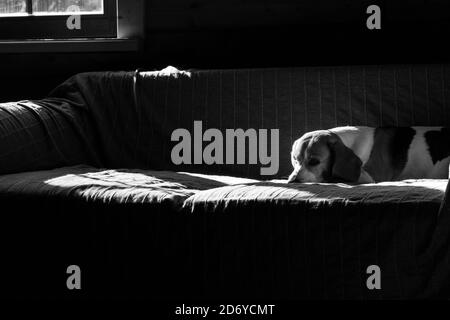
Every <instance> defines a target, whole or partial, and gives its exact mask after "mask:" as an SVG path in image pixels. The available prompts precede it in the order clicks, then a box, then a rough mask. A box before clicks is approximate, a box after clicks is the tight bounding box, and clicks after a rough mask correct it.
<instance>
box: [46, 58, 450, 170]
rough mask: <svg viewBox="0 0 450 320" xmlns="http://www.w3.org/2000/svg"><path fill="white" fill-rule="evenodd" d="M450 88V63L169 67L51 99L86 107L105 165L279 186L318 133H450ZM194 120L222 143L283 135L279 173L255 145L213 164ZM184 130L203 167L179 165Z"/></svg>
mask: <svg viewBox="0 0 450 320" xmlns="http://www.w3.org/2000/svg"><path fill="white" fill-rule="evenodd" d="M449 85H450V68H449V66H448V65H386V66H348V67H311V68H290V69H252V70H250V69H247V70H199V71H186V72H179V71H177V70H176V69H174V68H168V69H165V70H163V71H160V72H112V73H111V72H109V73H85V74H80V75H77V76H75V77H73V78H71V79H69V80H68V81H67V82H66V83H65V84H63V85H61V86H60V87H58V88H57V89H56V90H55V91H54V92H53V93H52V96H53V97H62V98H64V99H69V100H70V99H73V100H74V103H85V104H87V106H88V109H89V110H90V111H89V115H88V116H87V118H86V119H87V120H86V121H89V122H90V124H91V126H92V128H93V129H92V135H94V136H95V137H93V138H95V139H96V141H97V145H98V150H99V157H100V158H101V159H102V161H103V165H104V166H108V167H133V168H152V169H163V170H176V171H190V172H203V173H216V174H227V175H235V176H245V177H252V178H261V179H272V178H274V177H283V176H286V175H288V174H289V173H290V171H291V164H290V149H291V145H292V143H293V141H294V140H295V139H297V138H299V137H300V136H301V135H302V134H304V133H305V132H308V131H311V130H317V129H324V128H332V127H336V126H343V125H364V126H366V125H367V126H411V125H417V126H421V125H423V126H446V125H447V126H450V110H449V109H448V106H449V105H448V104H449V102H448V101H449V99H450V92H449V89H450V88H449ZM75 93H76V94H75ZM80 93H81V94H80ZM80 97H82V99H83V100H84V101H80ZM195 121H201V125H202V132H201V133H204V132H205V131H206V130H207V129H211V128H214V129H218V130H219V131H220V132H221V133H222V134H223V139H224V142H223V144H224V146H225V144H226V142H225V140H226V129H233V130H234V129H237V128H241V129H244V130H247V129H255V130H257V131H256V132H257V134H258V136H257V138H258V139H259V140H261V136H259V131H258V130H259V129H269V131H268V132H267V133H268V136H269V138H270V135H271V133H273V132H271V131H270V129H279V170H277V173H276V175H274V176H266V175H261V167H264V165H261V163H260V161H259V160H260V159H259V158H258V161H257V163H256V164H249V163H248V162H249V159H248V158H249V157H248V156H249V154H248V153H249V148H248V146H247V147H246V148H245V152H246V157H245V158H246V159H245V164H234V165H232V164H213V165H210V164H205V163H204V162H205V159H203V158H202V157H201V153H202V151H203V149H204V148H205V147H206V146H207V145H208V144H209V142H203V143H201V144H196V142H194V140H195V141H200V140H198V139H196V138H195V137H194V135H195V133H194V131H195V128H194V122H195ZM177 129H186V130H187V131H185V130H182V131H181V132H189V133H190V134H191V138H192V141H191V143H192V145H191V148H192V154H191V160H192V162H194V160H195V159H194V154H195V153H197V156H199V158H198V159H197V162H201V163H202V164H181V165H176V164H174V163H173V157H172V156H171V154H172V151H173V149H174V147H176V146H177V145H178V143H179V142H178V141H172V139H171V138H172V134H173V133H174V131H175V130H177ZM197 130H199V127H198V123H197ZM175 133H180V131H175ZM216 133H217V131H216ZM198 137H199V135H197V138H198ZM200 137H201V135H200ZM178 146H180V145H178ZM268 149H269V151H270V149H271V146H269V147H268ZM216 151H217V150H216ZM226 151H227V150H223V152H224V155H223V159H224V162H225V159H226V156H227V155H226V154H225V153H226ZM198 152H200V155H198ZM235 153H238V151H236V152H235ZM269 154H270V152H269ZM211 155H214V156H216V157H217V154H216V153H214V152H213V153H211ZM219 156H220V155H219ZM219 158H220V157H219ZM216 159H218V158H216ZM175 162H176V161H175ZM234 162H235V163H236V162H237V160H235V161H234Z"/></svg>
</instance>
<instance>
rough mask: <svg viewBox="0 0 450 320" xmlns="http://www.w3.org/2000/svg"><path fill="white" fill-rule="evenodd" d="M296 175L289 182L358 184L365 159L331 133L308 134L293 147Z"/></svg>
mask: <svg viewBox="0 0 450 320" xmlns="http://www.w3.org/2000/svg"><path fill="white" fill-rule="evenodd" d="M291 161H292V166H293V167H294V171H293V172H292V174H291V175H290V176H289V180H288V182H339V181H344V182H356V181H358V179H359V176H360V174H361V166H362V161H361V159H360V158H359V157H358V156H356V155H355V153H354V152H353V151H352V150H351V149H349V148H347V147H346V146H345V145H344V143H343V142H342V140H341V138H339V136H337V135H336V134H335V133H333V132H331V131H328V130H319V131H313V132H309V133H306V134H305V135H303V136H302V137H301V138H300V139H298V140H297V141H295V143H294V145H293V146H292V152H291Z"/></svg>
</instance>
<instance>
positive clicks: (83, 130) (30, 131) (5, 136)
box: [0, 98, 98, 174]
mask: <svg viewBox="0 0 450 320" xmlns="http://www.w3.org/2000/svg"><path fill="white" fill-rule="evenodd" d="M84 108H85V107H83V106H82V105H75V104H73V103H72V102H69V101H65V100H62V99H52V98H49V99H45V100H42V101H20V102H15V103H2V104H0V146H1V147H0V174H7V173H15V172H22V171H32V170H43V169H52V168H55V167H60V166H67V165H74V164H79V163H86V162H90V163H94V164H95V163H98V161H97V160H96V159H95V157H96V155H95V151H94V147H93V141H92V140H91V139H90V135H89V129H88V128H87V127H86V123H85V122H84V120H83V112H84V110H83V109H84Z"/></svg>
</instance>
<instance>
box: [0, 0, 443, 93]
mask: <svg viewBox="0 0 450 320" xmlns="http://www.w3.org/2000/svg"><path fill="white" fill-rule="evenodd" d="M447 2H448V0H396V1H388V0H384V1H365V0H340V1H336V0H266V1H256V0H247V1H245V0H221V1H219V0H151V1H146V10H145V16H146V32H147V36H146V39H145V41H144V43H143V49H142V50H141V52H138V53H126V54H123V53H121V54H119V53H77V54H68V53H64V54H54V53H53V54H3V55H2V54H0V73H1V79H2V86H1V89H0V100H1V101H6V100H18V99H27V98H40V97H43V96H44V95H45V94H46V93H48V92H49V91H50V90H51V89H52V88H53V87H54V86H55V85H57V84H58V83H60V82H61V81H63V80H64V79H66V78H67V77H69V76H70V75H72V74H75V73H78V72H83V71H94V70H133V69H135V68H138V67H143V68H147V69H158V68H162V67H165V66H167V65H169V64H170V65H174V66H178V67H180V68H232V67H271V66H280V67H283V66H305V65H344V64H385V63H430V62H431V63H432V62H448V61H450V49H448V47H450V46H448V45H447V42H448V39H449V38H450V37H449V36H450V10H447V6H446V3H447ZM370 4H378V5H379V6H380V7H381V9H382V30H368V29H367V28H366V18H367V16H368V15H367V14H366V13H365V12H366V8H367V6H368V5H370Z"/></svg>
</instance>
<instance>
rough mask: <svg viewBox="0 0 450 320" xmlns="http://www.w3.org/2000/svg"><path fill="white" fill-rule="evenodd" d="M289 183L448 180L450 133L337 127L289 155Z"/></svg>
mask: <svg viewBox="0 0 450 320" xmlns="http://www.w3.org/2000/svg"><path fill="white" fill-rule="evenodd" d="M291 159H292V165H293V166H294V172H293V173H292V174H291V176H290V177H289V181H290V182H293V181H300V182H334V181H345V182H354V183H371V182H380V181H395V180H404V179H446V178H448V177H449V162H450V129H449V128H443V127H399V128H396V127H380V128H372V127H338V128H333V129H330V130H318V131H313V132H309V133H307V134H305V135H303V136H302V137H301V138H300V139H298V140H297V141H296V142H295V143H294V146H293V148H292V153H291Z"/></svg>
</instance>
